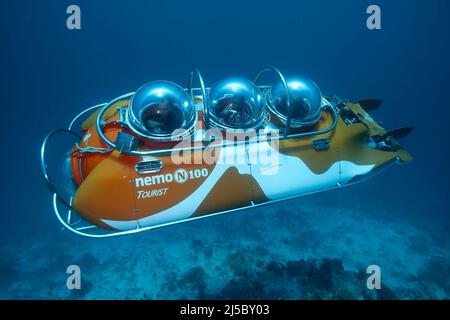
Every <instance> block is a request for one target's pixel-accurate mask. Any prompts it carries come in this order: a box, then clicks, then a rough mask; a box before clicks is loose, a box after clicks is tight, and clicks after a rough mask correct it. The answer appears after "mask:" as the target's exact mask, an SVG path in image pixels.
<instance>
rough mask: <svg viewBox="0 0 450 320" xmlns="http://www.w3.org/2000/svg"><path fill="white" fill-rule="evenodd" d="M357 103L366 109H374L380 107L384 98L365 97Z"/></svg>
mask: <svg viewBox="0 0 450 320" xmlns="http://www.w3.org/2000/svg"><path fill="white" fill-rule="evenodd" d="M357 103H359V105H360V106H361V107H362V108H363V109H364V110H366V111H372V110H376V109H378V108H379V107H380V106H381V104H382V103H383V100H381V99H365V100H360V101H358V102H357Z"/></svg>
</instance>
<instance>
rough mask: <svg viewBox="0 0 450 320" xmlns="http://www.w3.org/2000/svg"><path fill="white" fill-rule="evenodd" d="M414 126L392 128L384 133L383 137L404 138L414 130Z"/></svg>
mask: <svg viewBox="0 0 450 320" xmlns="http://www.w3.org/2000/svg"><path fill="white" fill-rule="evenodd" d="M413 129H414V128H412V127H406V128H398V129H394V130H390V131H388V132H386V133H385V134H383V135H382V138H386V137H392V138H394V139H400V138H404V137H406V136H407V135H409V134H410V133H411V131H413Z"/></svg>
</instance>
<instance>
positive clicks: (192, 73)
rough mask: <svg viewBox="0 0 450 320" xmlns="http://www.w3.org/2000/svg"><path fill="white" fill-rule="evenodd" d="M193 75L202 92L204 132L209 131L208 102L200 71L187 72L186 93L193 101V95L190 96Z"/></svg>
mask: <svg viewBox="0 0 450 320" xmlns="http://www.w3.org/2000/svg"><path fill="white" fill-rule="evenodd" d="M194 73H195V75H197V78H198V81H199V82H200V89H201V90H202V97H203V117H204V118H205V130H208V129H209V110H208V102H207V96H206V89H205V83H204V82H203V77H202V75H201V73H200V71H199V70H198V69H197V68H194V69H192V70H191V72H189V76H188V92H189V94H190V95H191V97H192V99H194V95H193V94H192V81H193V78H194Z"/></svg>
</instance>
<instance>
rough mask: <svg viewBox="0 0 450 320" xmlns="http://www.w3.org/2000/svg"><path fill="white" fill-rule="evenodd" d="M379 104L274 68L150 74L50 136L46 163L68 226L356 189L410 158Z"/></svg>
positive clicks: (124, 225) (121, 223)
mask: <svg viewBox="0 0 450 320" xmlns="http://www.w3.org/2000/svg"><path fill="white" fill-rule="evenodd" d="M270 73H271V77H270V79H271V81H269V82H266V83H265V84H261V82H262V80H261V79H263V77H267V75H266V74H270ZM267 78H269V77H267ZM272 78H273V79H272ZM194 81H196V82H197V83H198V85H197V86H195V87H194V86H193V84H194ZM381 103H382V101H381V100H378V99H366V100H359V101H355V100H351V99H341V98H339V97H337V96H336V95H330V96H327V95H323V94H322V92H321V90H320V88H319V86H318V85H317V84H316V83H315V82H314V81H313V80H311V79H309V78H306V77H301V76H290V77H285V76H284V75H283V74H282V72H281V71H280V70H279V69H277V68H275V67H265V68H263V69H261V70H260V71H259V72H257V74H256V77H255V78H254V79H253V81H252V80H249V79H247V78H244V77H228V78H224V79H222V80H220V81H218V82H216V83H213V84H212V85H211V86H207V85H205V82H204V79H203V76H202V74H201V73H200V71H199V70H198V69H193V70H191V71H190V72H189V73H188V77H187V85H186V86H185V87H182V86H180V85H179V84H176V83H174V82H171V81H167V80H157V81H151V82H149V83H147V84H145V85H143V86H142V87H140V88H138V89H137V90H136V91H135V92H131V93H127V94H124V95H121V96H119V97H117V98H115V99H113V100H111V101H109V102H106V103H102V104H98V105H95V106H93V107H90V108H87V109H85V110H83V111H81V112H80V113H78V114H77V115H76V116H75V117H74V118H73V120H72V121H71V122H70V124H69V126H68V127H67V128H66V129H58V130H55V131H53V132H51V133H49V134H48V135H47V136H46V137H45V139H44V141H43V143H42V147H41V154H40V156H41V166H42V170H43V175H44V178H45V180H46V182H47V184H48V186H49V189H50V191H51V193H52V204H53V211H54V213H55V215H56V217H57V219H58V220H59V222H60V223H61V224H62V227H63V229H65V230H69V231H71V232H74V233H76V234H78V235H81V236H86V237H94V238H103V237H113V236H120V235H126V234H133V233H137V232H142V231H147V230H151V229H155V228H159V227H162V226H168V225H173V224H177V223H180V222H186V221H191V220H196V219H200V218H204V217H212V216H215V215H219V214H223V213H227V212H233V211H237V210H242V209H251V208H256V207H259V206H262V205H267V204H271V203H275V202H278V201H283V200H287V199H291V198H294V197H298V196H303V195H307V194H312V193H317V192H322V191H326V190H332V189H336V188H342V187H344V186H350V185H354V184H356V183H359V182H362V181H365V180H366V179H368V178H371V177H373V176H374V175H376V174H378V173H380V172H382V171H384V170H385V169H387V168H388V167H391V166H392V165H395V164H404V163H408V162H411V161H412V156H411V155H410V153H409V152H408V151H407V150H406V149H404V148H403V147H402V146H401V145H400V143H399V142H398V140H399V139H400V138H403V137H405V136H407V135H408V134H409V133H410V132H411V130H412V128H409V127H406V128H399V129H394V130H389V131H388V130H386V129H384V128H383V127H382V126H381V125H380V123H379V122H377V121H375V120H374V118H373V117H372V116H371V115H370V112H371V111H373V110H375V109H377V108H379V107H380V105H381Z"/></svg>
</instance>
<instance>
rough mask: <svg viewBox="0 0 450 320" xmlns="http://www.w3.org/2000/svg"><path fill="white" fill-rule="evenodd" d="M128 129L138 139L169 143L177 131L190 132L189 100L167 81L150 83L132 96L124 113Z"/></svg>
mask: <svg viewBox="0 0 450 320" xmlns="http://www.w3.org/2000/svg"><path fill="white" fill-rule="evenodd" d="M127 116H128V124H129V126H130V128H131V129H132V130H133V131H134V132H136V133H137V134H139V135H140V136H143V137H146V138H150V139H155V140H160V141H169V140H170V138H171V134H172V132H173V131H174V130H176V129H184V130H185V131H190V130H191V129H192V128H193V126H194V125H195V119H196V112H195V107H194V103H193V102H192V99H191V97H190V96H189V95H188V94H187V93H186V91H184V90H183V88H181V87H180V86H179V85H177V84H175V83H173V82H170V81H152V82H149V83H147V84H146V85H144V86H142V87H141V88H139V90H138V91H136V93H135V94H134V95H133V97H132V99H131V102H130V106H129V107H128V111H127Z"/></svg>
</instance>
